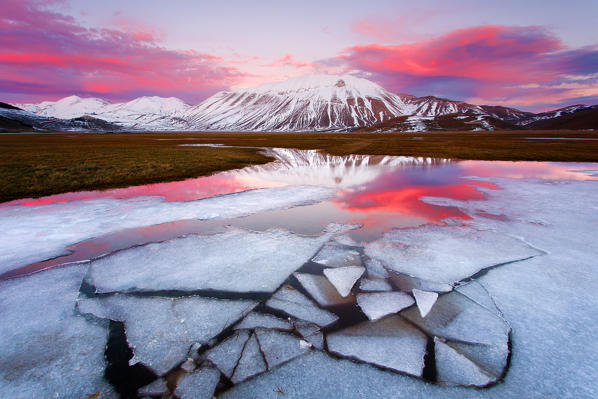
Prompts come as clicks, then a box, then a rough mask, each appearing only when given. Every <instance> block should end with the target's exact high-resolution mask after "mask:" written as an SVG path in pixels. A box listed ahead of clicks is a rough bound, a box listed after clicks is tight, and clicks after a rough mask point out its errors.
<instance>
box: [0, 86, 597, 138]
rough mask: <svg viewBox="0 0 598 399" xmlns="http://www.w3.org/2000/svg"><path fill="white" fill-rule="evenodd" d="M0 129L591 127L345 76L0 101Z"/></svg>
mask: <svg viewBox="0 0 598 399" xmlns="http://www.w3.org/2000/svg"><path fill="white" fill-rule="evenodd" d="M0 129H4V130H15V131H19V130H59V131H63V130H68V131H76V130H89V131H291V132H301V131H356V130H360V131H372V132H392V131H406V132H418V131H430V130H457V131H472V130H480V131H482V130H497V129H598V106H586V105H574V106H571V107H566V108H561V109H557V110H554V111H550V112H543V113H537V114H536V113H531V112H524V111H520V110H517V109H514V108H507V107H502V106H489V105H473V104H468V103H465V102H461V101H453V100H447V99H444V98H438V97H433V96H426V97H415V96H411V95H407V94H395V93H391V92H389V91H387V90H385V89H384V88H382V87H381V86H379V85H377V84H375V83H373V82H371V81H369V80H366V79H361V78H357V77H353V76H332V75H306V76H300V77H296V78H291V79H289V80H286V81H284V82H275V83H266V84H263V85H260V86H257V87H254V88H249V89H240V90H235V91H222V92H220V93H217V94H215V95H213V96H212V97H210V98H208V99H206V100H205V101H203V102H201V103H199V104H197V105H195V106H192V105H189V104H187V103H185V102H184V101H182V100H180V99H178V98H174V97H169V98H163V97H140V98H137V99H135V100H132V101H129V102H123V103H111V102H109V101H106V100H102V99H99V98H81V97H77V96H70V97H66V98H63V99H61V100H59V101H45V102H42V103H39V104H14V105H10V104H5V103H0Z"/></svg>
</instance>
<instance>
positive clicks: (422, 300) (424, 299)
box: [412, 288, 438, 317]
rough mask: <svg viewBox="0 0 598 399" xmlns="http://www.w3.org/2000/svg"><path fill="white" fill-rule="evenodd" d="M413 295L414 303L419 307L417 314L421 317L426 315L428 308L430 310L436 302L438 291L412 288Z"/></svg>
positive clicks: (428, 311)
mask: <svg viewBox="0 0 598 399" xmlns="http://www.w3.org/2000/svg"><path fill="white" fill-rule="evenodd" d="M412 292H413V297H414V298H415V303H416V304H417V308H418V309H419V314H420V315H421V316H422V317H426V315H427V314H428V313H430V310H432V306H434V304H435V303H436V300H437V299H438V293H436V292H430V291H422V290H418V289H416V288H414V289H413V291H412Z"/></svg>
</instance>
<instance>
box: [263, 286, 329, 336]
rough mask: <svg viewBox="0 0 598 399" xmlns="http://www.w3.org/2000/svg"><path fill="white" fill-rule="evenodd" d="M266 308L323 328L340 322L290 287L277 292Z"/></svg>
mask: <svg viewBox="0 0 598 399" xmlns="http://www.w3.org/2000/svg"><path fill="white" fill-rule="evenodd" d="M266 306H268V307H270V308H272V309H277V310H281V311H283V312H285V313H286V314H288V315H289V316H293V317H296V318H298V319H301V320H305V321H309V322H312V323H314V324H317V325H319V326H321V327H326V326H329V325H331V324H332V323H334V322H335V321H337V320H338V317H337V316H336V315H335V314H333V313H330V312H328V311H326V310H323V309H320V308H319V307H318V306H316V304H315V303H313V302H312V301H311V300H309V299H308V298H307V297H305V295H303V294H302V293H300V292H299V291H297V290H296V289H294V288H293V287H291V286H288V285H287V286H284V287H282V288H281V289H279V290H278V291H276V293H275V294H274V295H272V297H271V298H270V299H269V300H268V301H267V302H266Z"/></svg>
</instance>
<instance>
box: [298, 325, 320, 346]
mask: <svg viewBox="0 0 598 399" xmlns="http://www.w3.org/2000/svg"><path fill="white" fill-rule="evenodd" d="M295 328H296V329H297V332H299V334H301V336H302V337H303V338H304V339H305V340H306V341H307V342H309V343H310V344H312V345H313V346H314V348H317V349H323V348H324V334H323V333H322V331H321V330H320V327H319V326H317V325H315V324H313V323H307V322H304V321H300V320H299V321H296V322H295Z"/></svg>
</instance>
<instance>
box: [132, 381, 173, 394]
mask: <svg viewBox="0 0 598 399" xmlns="http://www.w3.org/2000/svg"><path fill="white" fill-rule="evenodd" d="M169 392H170V390H169V389H168V386H167V385H166V380H165V379H164V378H157V379H155V380H154V381H153V382H151V383H149V384H147V385H145V386H142V387H141V388H139V389H138V390H137V393H138V394H139V395H140V396H141V395H147V396H162V395H164V394H166V393H169Z"/></svg>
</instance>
